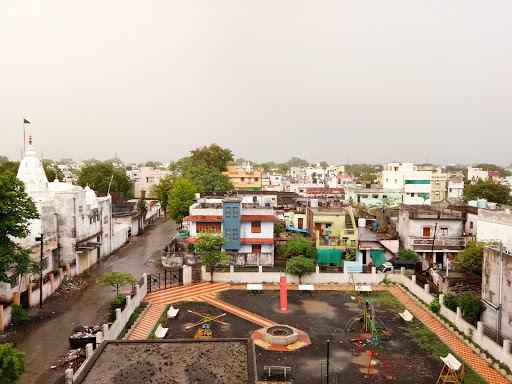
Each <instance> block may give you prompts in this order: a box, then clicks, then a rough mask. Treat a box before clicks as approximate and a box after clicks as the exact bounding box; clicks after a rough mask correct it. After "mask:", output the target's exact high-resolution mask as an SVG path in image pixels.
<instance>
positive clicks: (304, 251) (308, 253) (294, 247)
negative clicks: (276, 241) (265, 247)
mask: <svg viewBox="0 0 512 384" xmlns="http://www.w3.org/2000/svg"><path fill="white" fill-rule="evenodd" d="M279 251H280V253H281V254H282V255H283V256H284V257H286V258H287V259H288V258H290V257H294V256H305V257H307V258H309V259H314V260H316V259H317V258H318V252H317V250H316V249H315V247H314V246H313V244H312V243H311V241H308V240H306V239H305V238H304V237H302V236H301V235H293V236H292V237H291V238H290V240H288V241H287V242H286V243H285V244H284V245H281V247H280V250H279Z"/></svg>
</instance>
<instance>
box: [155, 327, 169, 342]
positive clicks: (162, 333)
mask: <svg viewBox="0 0 512 384" xmlns="http://www.w3.org/2000/svg"><path fill="white" fill-rule="evenodd" d="M168 330H169V328H164V327H162V324H159V325H158V328H157V329H156V331H155V338H157V339H163V338H164V337H165V335H166V334H167V331H168Z"/></svg>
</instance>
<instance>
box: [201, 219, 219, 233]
mask: <svg viewBox="0 0 512 384" xmlns="http://www.w3.org/2000/svg"><path fill="white" fill-rule="evenodd" d="M220 228H221V223H205V222H203V223H197V224H196V232H197V233H203V232H214V233H220Z"/></svg>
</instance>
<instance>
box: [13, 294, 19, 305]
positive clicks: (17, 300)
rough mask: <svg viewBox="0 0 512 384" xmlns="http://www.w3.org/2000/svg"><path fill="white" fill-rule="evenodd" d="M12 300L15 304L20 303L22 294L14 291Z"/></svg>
mask: <svg viewBox="0 0 512 384" xmlns="http://www.w3.org/2000/svg"><path fill="white" fill-rule="evenodd" d="M12 302H13V304H14V305H20V296H19V295H18V292H13V293H12Z"/></svg>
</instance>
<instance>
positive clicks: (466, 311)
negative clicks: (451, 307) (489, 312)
mask: <svg viewBox="0 0 512 384" xmlns="http://www.w3.org/2000/svg"><path fill="white" fill-rule="evenodd" d="M457 304H458V306H459V307H460V310H461V312H462V316H463V317H464V318H465V319H466V320H467V321H469V322H470V323H471V324H473V325H476V323H477V322H478V321H480V314H481V313H482V312H483V311H485V305H484V303H482V300H480V298H479V297H473V295H472V294H471V292H463V293H461V294H459V295H458V296H457Z"/></svg>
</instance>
